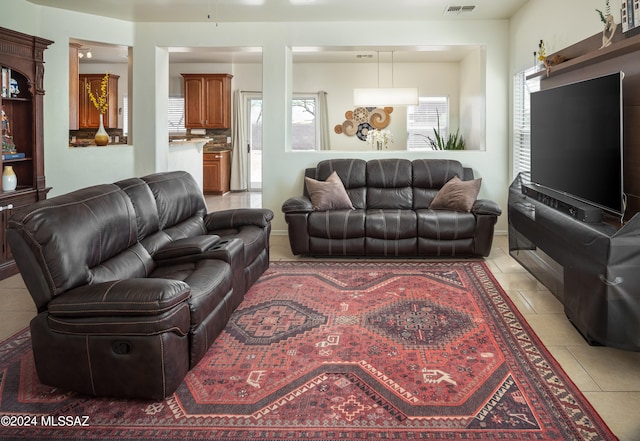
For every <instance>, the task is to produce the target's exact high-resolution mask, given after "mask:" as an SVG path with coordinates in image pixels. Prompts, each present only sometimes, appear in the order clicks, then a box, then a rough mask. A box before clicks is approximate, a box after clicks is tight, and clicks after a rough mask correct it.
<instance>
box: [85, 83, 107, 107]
mask: <svg viewBox="0 0 640 441" xmlns="http://www.w3.org/2000/svg"><path fill="white" fill-rule="evenodd" d="M108 81H109V74H104V77H102V81H101V82H100V95H99V96H98V97H97V98H96V96H95V95H94V94H93V92H92V91H91V84H90V83H89V82H87V83H86V88H87V92H88V93H89V99H90V100H91V102H92V103H93V105H94V106H96V109H98V112H100V113H102V114H105V113H107V107H109V103H108V102H107V84H108Z"/></svg>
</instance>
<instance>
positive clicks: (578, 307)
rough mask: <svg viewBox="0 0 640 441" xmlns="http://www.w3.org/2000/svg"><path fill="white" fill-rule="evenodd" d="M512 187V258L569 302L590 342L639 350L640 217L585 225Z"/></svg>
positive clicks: (520, 181)
mask: <svg viewBox="0 0 640 441" xmlns="http://www.w3.org/2000/svg"><path fill="white" fill-rule="evenodd" d="M523 184H524V183H523V179H522V176H521V175H519V176H518V177H517V178H516V179H515V181H514V182H513V183H512V184H511V187H510V188H509V201H508V213H509V254H510V255H511V256H512V257H513V258H514V259H516V260H517V261H518V262H519V263H520V264H521V265H522V266H524V267H525V268H526V269H527V270H528V271H529V272H530V273H532V274H533V275H534V276H535V277H536V278H537V279H538V280H540V281H541V282H542V283H543V284H544V285H545V286H547V287H548V288H549V289H550V290H551V292H553V293H554V295H555V296H556V297H557V298H558V299H559V300H560V301H561V302H562V303H563V304H564V311H565V314H566V315H567V317H568V318H569V320H570V321H571V323H573V325H574V326H575V327H576V328H577V329H578V330H579V331H580V333H581V334H582V335H583V336H584V338H585V339H586V340H587V341H588V342H589V343H590V344H602V345H606V346H612V347H616V348H619V349H624V350H630V351H640V290H639V289H638V287H640V214H636V215H635V216H634V217H632V218H631V219H630V220H629V221H628V222H626V223H625V224H624V225H623V226H622V227H621V228H616V227H615V226H613V225H611V224H609V223H606V222H588V223H587V222H582V221H580V220H578V219H576V218H575V217H572V216H570V215H569V214H566V213H563V212H562V211H560V210H558V209H556V208H553V207H551V206H549V205H547V204H545V203H544V202H541V201H539V200H537V199H536V198H532V197H530V196H527V195H526V194H524V193H523V191H522V186H523Z"/></svg>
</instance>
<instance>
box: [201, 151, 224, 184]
mask: <svg viewBox="0 0 640 441" xmlns="http://www.w3.org/2000/svg"><path fill="white" fill-rule="evenodd" d="M202 176H203V179H202V187H203V188H202V190H203V192H204V193H205V194H225V193H228V192H229V189H230V182H231V181H230V178H231V151H229V150H223V151H220V152H215V153H204V154H203V161H202Z"/></svg>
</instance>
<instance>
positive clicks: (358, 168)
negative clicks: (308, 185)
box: [311, 159, 367, 209]
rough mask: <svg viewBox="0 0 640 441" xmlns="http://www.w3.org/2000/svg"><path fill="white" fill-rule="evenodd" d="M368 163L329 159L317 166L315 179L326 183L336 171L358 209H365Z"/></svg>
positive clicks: (354, 160) (358, 160)
mask: <svg viewBox="0 0 640 441" xmlns="http://www.w3.org/2000/svg"><path fill="white" fill-rule="evenodd" d="M366 167H367V162H366V161H365V160H363V159H327V160H324V161H320V162H319V163H318V164H317V165H316V173H315V177H314V176H311V177H312V178H314V179H316V180H318V181H326V180H327V178H328V177H329V176H330V175H331V173H333V172H334V171H335V172H336V173H337V174H338V176H339V177H340V180H342V183H343V184H344V188H345V190H346V191H347V194H348V195H349V199H351V203H352V204H353V207H354V208H356V209H362V208H365V204H366V196H367V187H366V186H367V179H366V176H367V172H366Z"/></svg>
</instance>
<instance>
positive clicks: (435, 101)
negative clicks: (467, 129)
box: [407, 96, 449, 150]
mask: <svg viewBox="0 0 640 441" xmlns="http://www.w3.org/2000/svg"><path fill="white" fill-rule="evenodd" d="M434 129H438V130H439V132H440V136H442V137H443V138H447V137H448V136H449V98H448V97H446V96H432V97H420V98H419V99H418V105H417V106H408V107H407V150H431V144H430V142H429V139H428V138H433V137H434V133H433V130H434Z"/></svg>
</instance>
